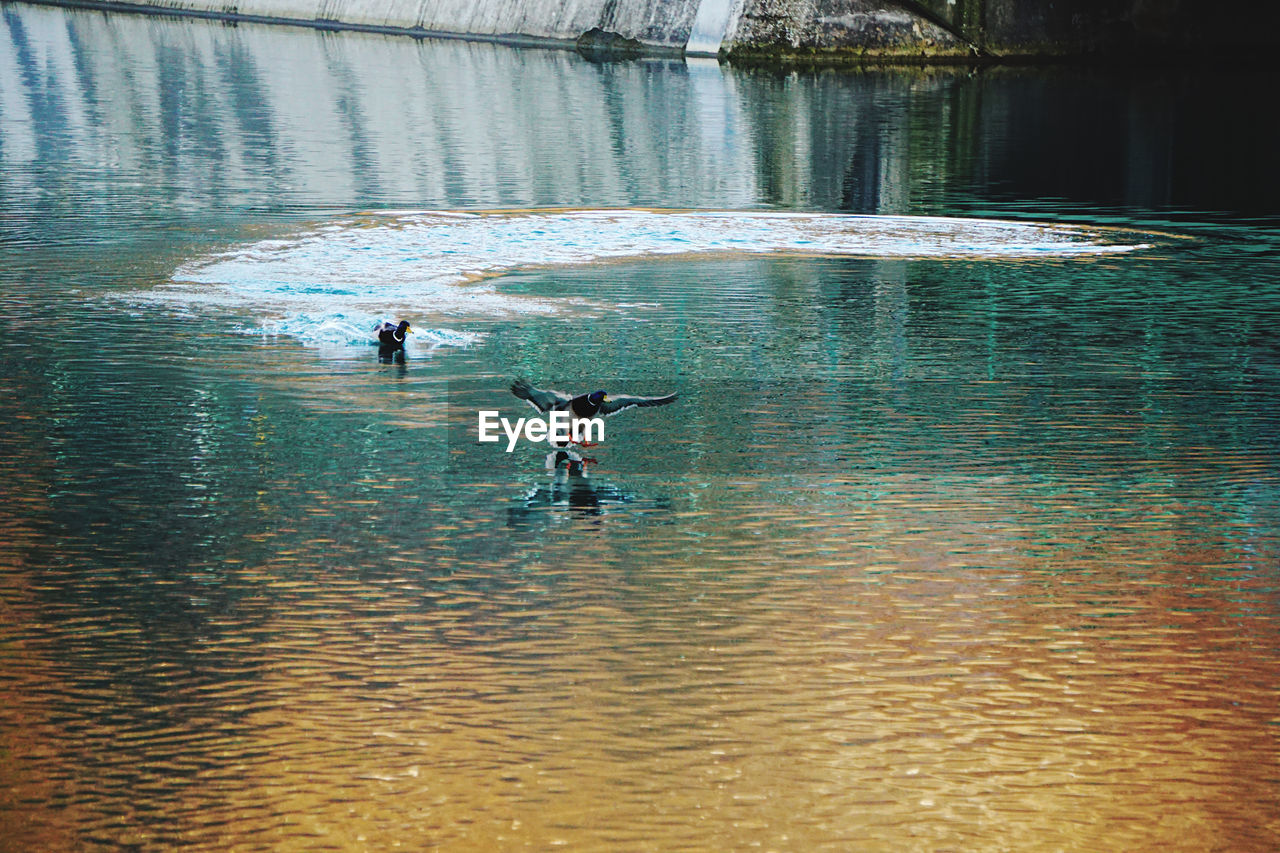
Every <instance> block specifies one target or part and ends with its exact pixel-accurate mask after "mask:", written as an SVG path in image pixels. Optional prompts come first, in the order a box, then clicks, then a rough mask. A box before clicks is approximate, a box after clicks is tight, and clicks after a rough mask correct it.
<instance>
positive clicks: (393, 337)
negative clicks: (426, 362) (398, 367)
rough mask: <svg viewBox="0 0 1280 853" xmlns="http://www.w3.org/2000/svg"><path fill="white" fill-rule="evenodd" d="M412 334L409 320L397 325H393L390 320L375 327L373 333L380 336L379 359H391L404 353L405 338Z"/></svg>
mask: <svg viewBox="0 0 1280 853" xmlns="http://www.w3.org/2000/svg"><path fill="white" fill-rule="evenodd" d="M412 332H413V330H412V329H410V328H409V321H408V320H401V321H400V322H399V323H398V324H396V325H392V324H391V321H390V320H383V321H382V322H381V323H379V324H378V325H376V326H374V327H373V333H374V334H375V335H377V336H378V358H391V357H392V356H395V355H397V354H399V353H403V352H404V339H405V336H406V335H408V334H411V333H412Z"/></svg>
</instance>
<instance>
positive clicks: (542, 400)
mask: <svg viewBox="0 0 1280 853" xmlns="http://www.w3.org/2000/svg"><path fill="white" fill-rule="evenodd" d="M511 393H512V394H515V395H516V396H517V397H519V398H520V399H521V400H528V401H529V405H530V406H533V407H534V408H535V409H537V410H538V411H539V412H549V411H551V410H552V409H562V408H564V407H565V406H567V405H569V401H570V400H572V399H573V398H572V397H570V396H569V395H568V394H566V393H564V392H563V391H544V390H543V389H541V388H534V387H533V386H532V385H530V384H529V383H528V382H526V381H525V380H523V379H517V380H516V381H515V382H512V383H511Z"/></svg>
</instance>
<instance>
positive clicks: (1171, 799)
mask: <svg viewBox="0 0 1280 853" xmlns="http://www.w3.org/2000/svg"><path fill="white" fill-rule="evenodd" d="M0 21H2V22H3V28H2V29H0V108H2V111H0V193H2V201H0V254H2V255H3V263H2V264H0V331H2V333H3V338H2V339H0V353H2V354H3V355H2V356H0V392H2V393H0V489H2V490H3V495H4V499H3V500H0V607H2V608H3V614H4V618H3V620H2V621H0V625H3V627H2V628H0V635H2V639H0V720H2V721H3V724H2V725H0V778H2V779H3V780H4V785H0V838H3V839H5V840H6V843H7V844H8V845H9V846H15V849H85V848H94V847H104V848H119V847H121V846H128V845H135V846H139V847H142V848H167V847H174V846H181V845H187V846H192V847H196V848H201V849H227V848H250V847H274V848H280V849H313V848H314V847H316V846H321V845H329V846H336V847H339V848H343V849H389V848H391V847H392V846H393V845H395V844H397V843H399V844H401V845H402V846H405V847H413V848H425V847H433V846H436V847H440V848H444V849H509V848H521V847H525V848H533V849H543V848H546V847H548V846H551V845H553V844H557V843H565V844H568V845H570V846H573V847H577V848H582V849H610V850H613V849H741V848H748V847H750V846H753V845H759V846H763V847H767V848H772V849H804V850H808V849H879V850H902V849H944V848H959V849H1003V848H1016V849H1026V850H1036V849H1116V848H1122V849H1157V848H1162V849H1196V850H1199V849H1211V848H1214V847H1223V848H1229V849H1240V850H1270V849H1274V848H1275V846H1276V841H1277V839H1278V838H1280V827H1278V826H1277V824H1276V823H1275V817H1274V806H1273V804H1274V802H1275V800H1276V794H1277V783H1276V778H1277V769H1278V768H1277V766H1276V755H1277V749H1276V747H1277V742H1276V740H1277V729H1276V720H1277V716H1278V709H1277V702H1276V691H1275V687H1276V682H1275V672H1276V671H1277V664H1278V663H1280V636H1278V632H1277V610H1276V606H1277V583H1276V574H1275V566H1276V565H1277V558H1278V556H1280V537H1278V535H1277V531H1280V518H1278V515H1280V473H1278V472H1277V459H1280V446H1277V445H1278V443H1280V429H1278V424H1277V422H1276V413H1277V411H1278V410H1280V409H1278V408H1277V403H1278V402H1280V400H1278V399H1277V398H1278V396H1280V391H1278V390H1277V389H1280V384H1277V379H1278V378H1280V377H1277V365H1278V364H1280V352H1278V350H1277V344H1276V338H1275V335H1274V332H1273V330H1274V328H1275V327H1276V325H1277V322H1276V321H1277V314H1280V311H1278V308H1280V275H1277V265H1276V249H1277V243H1276V235H1275V230H1274V227H1272V226H1273V225H1274V220H1273V218H1270V219H1269V218H1267V217H1273V214H1274V209H1273V207H1272V206H1271V202H1270V199H1271V198H1272V197H1273V196H1274V191H1275V190H1276V188H1277V187H1276V180H1275V175H1276V172H1275V166H1274V164H1273V163H1272V159H1271V157H1270V154H1269V152H1263V151H1261V149H1259V148H1258V147H1257V146H1256V145H1254V144H1253V143H1252V142H1250V141H1249V140H1251V139H1252V137H1246V136H1244V135H1241V134H1235V135H1236V136H1238V138H1233V132H1234V131H1238V130H1239V129H1240V128H1242V127H1245V126H1247V125H1248V123H1249V122H1250V121H1251V120H1252V119H1251V118H1249V115H1250V113H1249V112H1248V111H1246V110H1244V109H1242V108H1241V105H1242V104H1246V103H1248V102H1249V100H1250V98H1251V97H1253V95H1252V94H1251V93H1253V92H1256V89H1255V88H1252V87H1254V86H1256V81H1251V80H1247V79H1241V78H1233V77H1218V78H1212V77H1206V76H1203V75H1201V76H1197V77H1196V78H1195V79H1181V78H1178V77H1176V76H1173V77H1165V78H1160V79H1158V80H1153V79H1144V78H1140V77H1139V78H1126V77H1118V76H1107V75H1092V74H1083V73H1077V72H1041V71H1037V72H1034V73H1032V72H1021V71H1019V72H993V73H990V74H987V73H983V74H979V75H975V76H953V75H950V74H945V73H936V74H915V73H911V74H893V73H875V74H870V73H868V74H852V75H844V74H834V73H823V74H794V75H775V74H766V73H762V72H741V71H734V70H731V69H721V68H719V67H718V66H715V65H705V64H703V65H690V66H685V65H683V64H680V63H670V62H666V61H663V62H656V63H652V62H636V63H624V64H617V65H592V64H590V63H587V62H585V61H583V60H581V59H580V58H578V57H576V56H574V55H572V54H562V53H549V52H540V51H524V50H511V49H501V48H497V47H494V46H490V45H466V44H460V43H448V44H442V43H430V42H422V43H418V42H412V41H397V40H391V39H383V38H373V37H363V36H350V37H349V36H333V35H320V34H316V33H311V32H303V31H299V32H293V31H288V30H269V29H262V28H256V27H234V28H229V27H222V26H206V25H202V24H199V23H195V22H189V21H187V22H175V21H151V20H147V19H142V18H130V17H119V16H106V15H100V14H90V13H77V12H64V11H56V10H48V9H40V8H36V7H27V6H22V5H21V4H6V5H5V6H3V8H0ZM1215 85H1216V86H1217V88H1215ZM1082 127H1087V134H1086V133H1085V131H1084V130H1081V129H1080V128H1082ZM1264 154H1265V156H1263V155H1264ZM561 207H581V208H621V207H628V208H635V207H653V208H663V209H676V208H678V209H690V208H693V209H698V208H705V209H715V210H725V209H732V210H760V209H769V210H783V211H804V212H826V213H832V212H856V213H875V214H932V215H943V216H957V215H959V216H982V217H990V218H1001V219H1010V220H1017V221H1020V222H1050V223H1054V222H1060V221H1066V222H1069V223H1076V224H1079V225H1082V226H1084V227H1086V228H1090V229H1093V228H1098V227H1117V228H1120V229H1123V230H1125V231H1139V232H1143V233H1154V234H1155V235H1156V238H1155V239H1154V240H1153V242H1152V243H1151V245H1150V247H1149V248H1146V249H1143V250H1141V251H1134V252H1127V253H1124V254H1119V255H1096V256H1090V257H1078V256H1069V257H1033V258H1028V257H1018V258H1008V257H1003V258H992V257H990V256H988V255H983V256H981V257H964V258H960V257H956V256H955V253H946V252H944V253H941V254H940V255H939V256H936V257H921V256H919V255H912V256H910V257H895V258H886V257H813V256H807V255H805V254H803V253H800V254H796V253H792V254H787V255H776V254H750V255H746V254H735V253H721V254H717V255H716V256H715V257H679V258H671V257H668V258H666V259H663V260H653V259H648V260H646V259H645V258H643V257H641V258H636V257H626V258H615V259H613V260H610V261H608V262H599V261H595V260H589V261H588V262H585V263H579V264H576V265H573V266H565V267H561V266H556V267H552V268H540V267H539V266H538V263H537V258H534V259H532V260H528V259H525V260H524V261H522V263H521V266H520V268H519V269H518V270H517V271H514V272H509V273H507V274H503V275H500V276H496V277H491V278H488V279H485V280H483V281H480V282H476V283H472V284H463V285H455V284H453V283H452V282H446V283H444V284H441V285H440V288H439V289H438V290H437V291H434V293H435V294H436V295H435V296H434V297H432V300H434V301H432V300H426V301H418V300H421V299H423V297H422V296H421V293H418V292H416V291H415V292H413V293H408V295H406V293H405V291H403V290H401V291H395V295H394V296H392V295H390V294H391V293H392V292H391V291H386V290H382V289H380V285H382V284H385V283H387V280H386V277H384V276H382V274H381V272H382V271H383V270H386V269H387V267H388V265H389V260H388V258H390V257H393V251H392V250H391V249H387V250H386V251H384V252H383V253H382V254H381V255H379V257H378V259H377V262H376V263H373V264H370V265H369V267H368V268H371V269H374V270H375V271H377V272H378V274H377V275H372V274H368V272H367V268H366V267H365V266H362V265H361V264H360V263H359V262H358V260H357V261H352V260H350V259H349V258H348V257H346V256H345V255H343V258H342V262H343V263H345V264H347V265H348V267H349V268H350V269H352V270H355V273H360V274H363V275H367V278H368V280H360V277H359V275H356V274H352V275H351V276H349V278H350V279H352V281H351V282H350V284H351V285H352V287H351V289H352V290H353V291H354V292H355V293H354V295H355V296H356V297H357V301H358V302H359V303H360V305H359V306H357V307H358V311H357V312H348V313H346V314H344V315H343V316H342V317H337V316H336V315H337V314H339V313H341V312H342V311H343V310H345V309H342V308H340V307H335V306H336V305H337V303H334V302H325V304H324V306H322V307H323V309H324V310H323V311H322V312H320V313H319V314H315V315H311V314H306V313H305V312H302V311H296V309H295V308H294V307H290V306H289V305H283V306H282V305H281V304H279V303H274V302H272V301H271V300H269V299H262V298H258V296H253V294H258V295H259V296H260V293H261V289H260V285H262V284H263V283H264V282H266V283H270V282H271V281H274V280H275V278H276V277H275V273H272V274H271V275H262V274H260V271H261V269H262V268H261V267H255V270H257V272H254V273H253V275H252V276H250V277H249V280H250V281H251V283H252V284H253V288H250V291H251V296H252V298H248V299H236V300H231V301H228V300H225V299H221V298H220V297H221V296H223V295H225V291H224V290H223V289H222V286H223V285H225V284H226V282H221V281H208V282H200V281H195V282H193V281H190V280H189V277H184V271H190V270H191V269H193V268H201V269H207V268H208V264H209V263H210V259H213V258H226V257H235V258H242V259H244V258H251V259H252V258H257V259H258V260H263V258H265V259H266V261H268V262H271V263H274V262H275V261H278V260H279V259H280V256H279V254H273V250H272V248H271V247H272V246H275V247H276V249H278V250H280V252H281V253H283V254H284V255H286V256H287V259H288V260H289V263H290V264H291V266H290V267H289V270H288V272H289V275H290V276H292V278H288V279H287V281H288V282H289V286H290V287H293V286H295V285H298V284H299V283H300V284H301V287H302V288H306V287H307V286H308V282H309V283H310V285H312V286H314V287H315V289H316V290H317V291H320V290H323V289H324V288H325V287H328V288H330V289H338V288H339V286H340V285H343V282H342V281H339V280H338V279H339V278H342V277H341V276H336V277H335V276H334V275H333V270H334V268H335V267H336V259H337V257H338V254H336V253H334V252H333V251H332V250H331V248H329V247H327V246H326V244H325V243H324V241H323V240H321V241H319V243H316V244H311V243H306V241H299V240H298V235H300V234H317V233H318V234H325V233H330V234H337V235H338V236H339V237H340V238H341V240H342V241H343V244H344V245H346V246H355V247H357V248H353V249H351V251H352V252H355V251H358V246H359V243H360V241H359V234H360V229H361V228H362V227H364V228H369V229H372V228H373V227H375V226H378V225H382V224H385V223H387V222H390V221H397V220H398V216H397V212H398V211H405V210H455V211H456V210H466V211H472V212H475V211H478V210H492V209H505V210H510V209H515V208H522V209H523V208H561ZM892 222H893V221H892V220H885V221H882V223H881V224H884V225H886V226H889V227H890V228H891V226H892ZM352 223H355V224H354V225H353V224H352ZM1055 227H1056V226H1055ZM326 229H330V230H326ZM727 230H728V231H730V232H731V231H732V228H729V229H727ZM370 233H371V234H372V230H371V231H370ZM544 236H545V235H544ZM677 236H678V235H677ZM368 242H369V243H371V244H372V243H374V242H375V241H374V240H373V239H372V237H371V239H370V240H369V241H368ZM299 245H304V246H306V247H308V248H307V249H306V251H301V252H297V253H294V250H295V249H296V248H297V247H298V246H299ZM392 248H394V249H398V248H399V244H395V245H394V246H393V247H392ZM589 248H592V249H598V248H599V247H589ZM485 250H486V251H487V252H489V256H494V257H499V258H502V257H503V256H504V255H505V253H504V252H503V250H502V247H501V246H497V247H493V246H488V247H485ZM406 263H409V264H410V265H412V263H413V262H412V261H409V262H406ZM268 267H269V268H271V269H274V270H277V271H278V269H279V268H278V267H271V266H270V263H268ZM279 278H280V279H281V280H284V279H285V278H286V277H284V276H280V277H279ZM410 278H412V276H411V277H410ZM233 283H234V282H233ZM451 288H460V290H453V289H451ZM486 293H487V294H490V296H491V297H492V298H493V299H494V300H497V301H499V302H500V303H501V305H502V306H503V310H500V311H492V310H488V309H487V308H482V307H477V306H475V305H468V302H469V301H474V300H467V299H465V298H458V297H459V295H460V294H461V295H463V296H465V295H473V294H486ZM157 294H168V295H173V294H178V295H179V296H178V297H177V298H168V296H166V297H165V298H156V295H157ZM313 295H314V294H313ZM321 295H322V296H323V294H321ZM446 297H448V298H446ZM323 298H324V299H329V298H330V297H329V296H323ZM406 303H407V307H412V308H413V309H414V310H415V312H417V313H415V318H416V317H418V316H419V314H420V315H421V316H422V318H423V319H424V320H428V321H429V322H427V323H424V324H423V328H424V330H425V329H432V330H435V331H436V332H437V333H438V335H437V336H436V337H430V336H424V340H423V341H419V342H418V345H417V346H415V347H414V349H413V350H412V351H411V352H410V355H409V358H408V359H407V360H406V362H405V363H404V364H403V365H395V364H390V365H382V364H379V363H377V361H376V357H375V349H374V348H372V347H370V346H368V345H367V344H363V343H359V342H358V341H357V339H358V337H359V333H360V330H361V329H362V328H363V325H364V320H366V319H368V318H369V317H372V316H373V315H375V314H378V313H380V312H384V311H385V312H386V313H394V312H395V311H397V310H403V309H404V308H405V307H406ZM313 307H314V306H311V307H309V308H308V309H307V310H311V308H313ZM359 312H363V313H359ZM365 315H368V316H365ZM291 323H292V324H293V325H290V324H291ZM299 332H302V334H299ZM446 332H447V333H449V334H446ZM515 375H527V376H530V377H534V378H537V379H539V380H541V381H545V382H547V383H549V384H557V383H565V384H566V385H569V386H576V385H579V384H582V385H590V386H597V385H599V386H609V385H610V384H613V383H623V384H625V386H626V388H627V389H630V388H634V389H635V390H638V391H642V392H644V391H654V392H656V391H664V390H667V389H672V390H678V391H680V393H681V395H682V397H681V402H680V404H679V405H678V406H672V407H666V408H664V409H661V410H657V411H654V412H643V413H635V412H632V413H628V414H626V415H623V416H620V417H619V418H618V419H617V421H616V424H615V423H614V422H611V427H613V426H616V431H615V432H612V433H611V434H610V437H609V440H608V441H607V442H606V443H605V445H604V446H602V447H600V448H598V449H596V450H595V451H593V452H594V454H595V455H596V456H597V457H598V459H599V463H598V465H596V466H594V468H591V469H589V470H588V472H587V475H586V476H585V477H584V478H578V479H573V480H571V479H570V477H569V476H568V475H563V474H562V475H559V476H557V475H553V474H551V473H549V472H547V471H545V470H544V469H543V467H542V459H541V456H540V455H539V454H537V453H532V452H531V453H523V454H522V453H516V454H511V455H509V456H508V455H506V454H495V455H481V454H479V453H478V452H477V451H478V448H476V447H474V446H468V445H466V444H465V443H458V442H456V441H453V440H451V438H452V437H451V436H450V434H449V432H448V429H447V424H448V422H449V419H450V417H451V416H452V415H453V414H455V413H454V412H452V411H451V409H454V408H459V407H460V406H459V404H460V403H468V404H469V403H470V402H472V401H474V400H478V399H482V398H483V399H485V400H487V399H490V398H489V397H488V396H486V395H490V394H491V395H493V396H492V399H493V400H494V401H495V405H498V406H510V412H511V414H513V415H515V414H520V413H522V412H521V409H520V407H517V406H515V402H516V401H514V399H511V400H508V398H507V396H506V394H505V391H504V390H503V389H505V387H506V385H507V384H508V383H509V382H510V380H511V378H512V377H513V376H515ZM465 395H472V396H465ZM464 396H465V399H464Z"/></svg>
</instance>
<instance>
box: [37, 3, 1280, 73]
mask: <svg viewBox="0 0 1280 853" xmlns="http://www.w3.org/2000/svg"><path fill="white" fill-rule="evenodd" d="M34 2H37V3H50V4H53V5H69V6H89V7H95V8H109V9H128V10H134V11H148V12H152V13H161V14H165V13H169V14H195V15H202V16H208V17H222V18H230V19H241V20H260V21H274V22H288V23H297V24H306V25H310V26H323V27H350V28H358V29H370V30H376V31H384V32H405V33H410V34H415V35H456V36H462V37H469V38H481V39H494V40H502V41H514V42H535V43H548V44H559V45H565V46H567V45H571V44H576V43H577V42H578V41H579V39H580V38H581V37H582V36H583V35H584V34H588V33H591V34H594V35H595V36H599V35H605V36H606V38H604V39H603V43H604V44H605V45H606V46H608V45H610V44H612V45H615V46H617V45H621V46H624V47H627V48H628V49H631V50H644V51H646V52H662V51H670V52H679V51H683V50H684V49H685V47H686V45H690V42H691V35H692V36H693V39H692V45H691V46H690V51H691V52H694V53H700V54H711V55H714V54H716V53H717V52H721V53H727V54H729V55H730V56H734V57H752V56H760V57H787V56H793V57H802V58H816V59H834V60H852V61H857V60H873V61H874V60H880V61H952V60H956V59H961V60H968V59H978V58H999V57H1002V56H1005V57H1010V56H1024V57H1044V56H1058V55H1080V54H1103V55H1111V56H1115V57H1126V56H1138V57H1145V56H1147V55H1150V54H1161V53H1164V54H1176V55H1185V54H1190V53H1201V54H1206V55H1212V56H1221V57H1226V58H1232V59H1236V58H1240V56H1241V55H1248V52H1250V51H1252V52H1254V53H1255V54H1259V58H1266V57H1265V56H1262V55H1260V52H1263V51H1267V50H1270V49H1274V48H1275V47H1276V46H1277V45H1280V2H1274V0H34ZM601 42H602V40H601V39H599V38H596V39H595V44H597V45H598V44H600V43H601Z"/></svg>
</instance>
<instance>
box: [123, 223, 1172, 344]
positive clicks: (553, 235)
mask: <svg viewBox="0 0 1280 853" xmlns="http://www.w3.org/2000/svg"><path fill="white" fill-rule="evenodd" d="M1151 236H1152V235H1147V234H1141V233H1138V232H1124V231H1116V230H1111V229H1102V228H1090V227H1084V226H1077V225H1063V224H1057V223H1032V222H1013V221H1007V220H997V219H964V218H960V217H942V216H938V217H931V216H868V215H847V214H830V213H798V212H784V211H746V212H744V211H707V210H699V211H664V210H645V209H622V210H523V211H483V212H476V211H418V212H396V213H392V214H381V215H367V216H356V217H348V218H345V219H342V220H336V221H332V222H328V223H322V224H318V225H315V226H313V227H312V228H311V229H310V230H308V231H304V232H301V233H298V234H296V235H291V236H286V237H283V238H274V239H264V240H259V241H257V242H254V243H250V244H247V245H244V246H238V247H235V248H232V249H230V250H228V251H225V252H221V253H218V254H215V255H212V256H209V257H205V258H201V259H198V260H194V261H192V262H190V263H187V264H185V265H183V266H182V267H181V268H180V269H178V270H177V272H176V273H175V274H174V276H173V281H172V282H171V283H170V284H169V285H167V286H165V287H163V288H159V289H157V290H154V291H150V292H148V293H147V294H135V296H137V297H139V298H142V299H146V300H149V301H163V302H169V303H178V304H181V305H183V306H184V307H194V306H200V305H208V306H218V307H237V306H239V307H245V308H249V309H253V310H257V309H266V310H268V311H274V312H276V313H277V314H280V313H286V314H296V315H301V316H308V315H314V316H333V315H338V316H342V314H343V313H346V314H351V313H353V312H354V313H384V312H388V311H390V310H394V311H399V312H404V313H415V314H419V315H421V314H436V315H442V314H443V315H449V314H456V315H465V316H476V315H510V314H527V313H552V312H555V311H558V310H559V309H560V308H561V307H562V306H563V305H564V304H565V303H564V302H563V301H560V302H553V301H549V300H535V299H531V298H526V297H520V296H516V295H511V294H504V293H501V292H499V291H498V290H497V289H496V288H494V287H493V286H492V285H491V284H487V283H484V282H483V281H482V279H485V278H487V277H490V276H494V275H497V274H501V273H507V272H512V271H515V270H519V269H528V268H537V267H556V266H569V265H581V264H588V263H595V262H603V261H610V260H620V259H629V258H644V257H674V256H680V255H708V254H719V255H734V254H739V255H741V254H748V255H749V254H764V253H788V254H802V255H816V256H849V257H876V258H975V259H977V258H988V259H1001V258H1003V259H1015V258H1030V257H1035V258H1044V257H1061V258H1069V257H1082V256H1098V255H1109V254H1115V253H1123V252H1131V251H1134V250H1136V249H1142V248H1146V247H1148V246H1149V245H1150V243H1149V242H1147V240H1149V239H1151ZM460 285H467V286H460ZM321 322H323V321H321Z"/></svg>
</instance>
